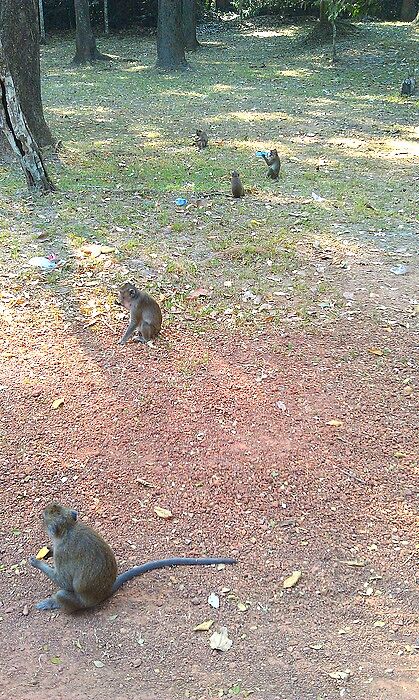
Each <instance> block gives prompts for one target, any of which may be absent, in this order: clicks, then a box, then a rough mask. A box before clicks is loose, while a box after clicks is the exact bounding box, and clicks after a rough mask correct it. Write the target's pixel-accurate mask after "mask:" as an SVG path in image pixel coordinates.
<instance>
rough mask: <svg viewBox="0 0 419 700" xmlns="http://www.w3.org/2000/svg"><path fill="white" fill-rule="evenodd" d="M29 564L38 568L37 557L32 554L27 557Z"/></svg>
mask: <svg viewBox="0 0 419 700" xmlns="http://www.w3.org/2000/svg"><path fill="white" fill-rule="evenodd" d="M29 564H30V565H31V566H34V567H35V569H39V559H37V558H36V557H34V556H32V557H29Z"/></svg>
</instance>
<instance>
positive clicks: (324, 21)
mask: <svg viewBox="0 0 419 700" xmlns="http://www.w3.org/2000/svg"><path fill="white" fill-rule="evenodd" d="M319 21H320V25H321V26H322V27H328V26H329V25H330V22H329V19H328V17H327V12H326V2H325V0H320V5H319Z"/></svg>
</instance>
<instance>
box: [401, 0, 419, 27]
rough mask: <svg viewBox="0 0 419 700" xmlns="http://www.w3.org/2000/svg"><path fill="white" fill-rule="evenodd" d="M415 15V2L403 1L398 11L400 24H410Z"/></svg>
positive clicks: (414, 0)
mask: <svg viewBox="0 0 419 700" xmlns="http://www.w3.org/2000/svg"><path fill="white" fill-rule="evenodd" d="M416 13H417V8H416V0H403V2H402V8H401V10H400V19H401V20H402V22H412V21H413V20H414V19H415V17H416Z"/></svg>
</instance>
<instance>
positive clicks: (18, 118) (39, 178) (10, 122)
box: [0, 39, 55, 193]
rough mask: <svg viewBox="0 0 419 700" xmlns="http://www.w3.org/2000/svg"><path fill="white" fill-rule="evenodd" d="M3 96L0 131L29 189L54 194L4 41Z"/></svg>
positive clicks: (0, 93) (1, 58)
mask: <svg viewBox="0 0 419 700" xmlns="http://www.w3.org/2000/svg"><path fill="white" fill-rule="evenodd" d="M0 96H1V103H0V129H1V131H2V132H3V134H4V135H5V136H6V138H7V140H8V142H9V144H10V146H11V149H12V151H13V153H14V154H15V155H16V156H17V158H18V160H19V163H20V165H21V167H22V170H23V172H24V174H25V177H26V182H27V185H28V188H29V189H30V190H35V191H37V192H42V193H47V192H52V191H53V190H55V187H54V185H53V184H52V182H51V180H50V179H49V176H48V173H47V171H46V169H45V166H44V164H43V162H42V158H41V154H40V153H39V150H38V146H37V145H36V143H35V141H34V139H33V136H32V134H31V132H30V130H29V127H28V124H27V122H26V119H25V116H24V114H23V112H22V109H21V106H20V103H19V98H18V96H17V93H16V90H15V86H14V83H13V78H12V75H11V73H10V70H9V68H8V66H7V61H6V57H5V53H4V49H3V44H2V42H1V39H0Z"/></svg>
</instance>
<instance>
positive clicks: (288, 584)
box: [282, 571, 301, 588]
mask: <svg viewBox="0 0 419 700" xmlns="http://www.w3.org/2000/svg"><path fill="white" fill-rule="evenodd" d="M300 578H301V571H293V572H292V574H291V576H288V578H286V579H285V581H284V583H283V584H282V585H283V587H284V588H293V586H295V585H296V584H297V583H298V581H299V580H300Z"/></svg>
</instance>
